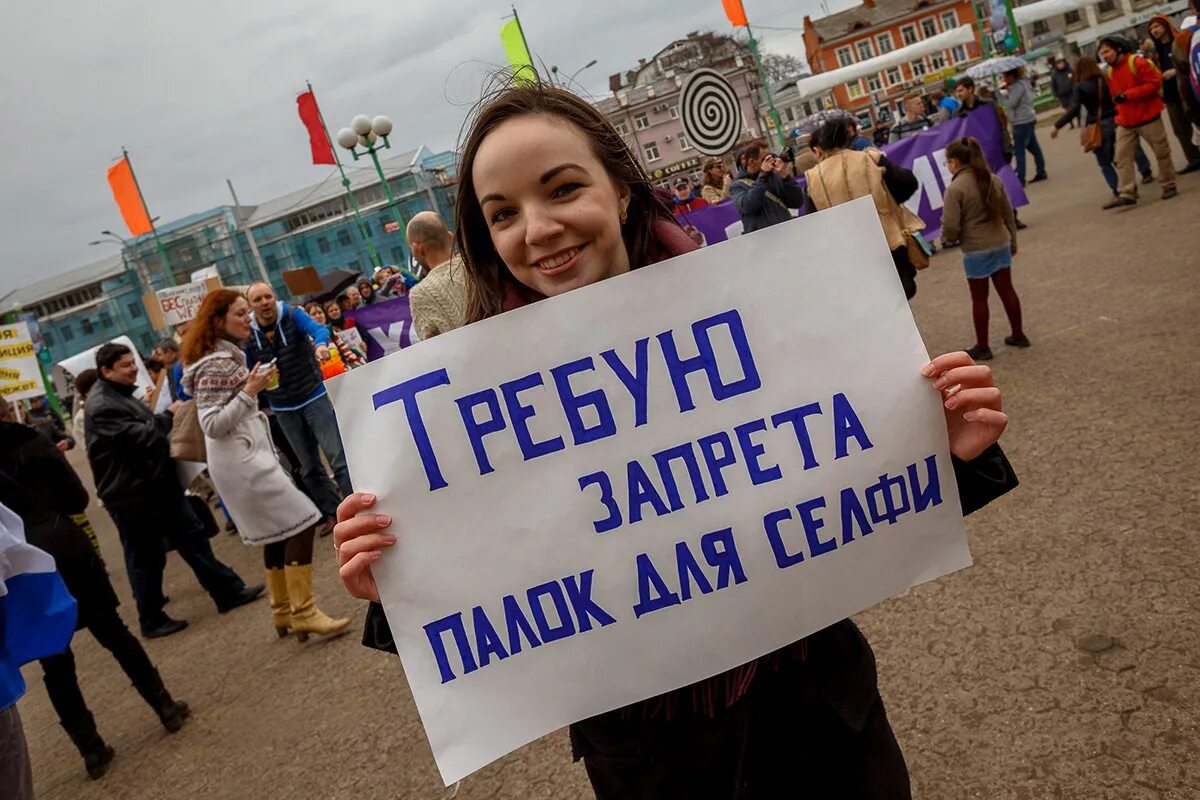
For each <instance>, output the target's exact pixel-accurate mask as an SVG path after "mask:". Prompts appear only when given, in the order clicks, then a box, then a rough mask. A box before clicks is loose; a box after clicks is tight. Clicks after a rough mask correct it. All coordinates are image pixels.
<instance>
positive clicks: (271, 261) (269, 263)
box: [263, 253, 279, 272]
mask: <svg viewBox="0 0 1200 800" xmlns="http://www.w3.org/2000/svg"><path fill="white" fill-rule="evenodd" d="M263 265H264V266H265V267H266V268H267V271H268V272H278V271H279V259H278V258H276V256H275V254H274V253H267V254H266V255H265V256H263Z"/></svg>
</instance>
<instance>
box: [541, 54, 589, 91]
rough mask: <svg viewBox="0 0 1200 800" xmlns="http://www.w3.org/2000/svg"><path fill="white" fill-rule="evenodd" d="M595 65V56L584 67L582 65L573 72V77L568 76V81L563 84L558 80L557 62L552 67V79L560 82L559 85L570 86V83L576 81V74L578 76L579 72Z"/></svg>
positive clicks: (557, 82)
mask: <svg viewBox="0 0 1200 800" xmlns="http://www.w3.org/2000/svg"><path fill="white" fill-rule="evenodd" d="M594 66H596V59H594V58H593V59H592V60H591V61H589V62H588V63H586V64H584V65H583V66H582V67H580V68H579V69H577V70H575V71H574V72H572V73H571V77H569V78H567V80H566V83H565V84H563V83H560V82H559V80H558V65H557V64H555V65H554V66H552V67H550V75H551V76H552V78H551V80H552V81H553V82H554V83H556V84H558V85H559V86H563V85H567V86H569V85H571V84H572V83H574V82H575V77H576V76H577V75H578V74H579V73H581V72H583V71H584V70H585V69H588V68H590V67H594Z"/></svg>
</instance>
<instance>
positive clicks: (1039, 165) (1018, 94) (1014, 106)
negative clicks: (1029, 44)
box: [1004, 67, 1046, 186]
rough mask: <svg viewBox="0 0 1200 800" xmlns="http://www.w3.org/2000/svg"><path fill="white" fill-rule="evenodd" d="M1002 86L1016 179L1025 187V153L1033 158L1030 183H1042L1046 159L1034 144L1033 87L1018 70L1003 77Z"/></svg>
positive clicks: (1039, 148) (1035, 141)
mask: <svg viewBox="0 0 1200 800" xmlns="http://www.w3.org/2000/svg"><path fill="white" fill-rule="evenodd" d="M1004 85H1005V86H1007V87H1008V118H1009V120H1011V121H1012V133H1013V150H1014V155H1015V156H1016V158H1017V177H1018V178H1020V179H1021V185H1022V186H1024V185H1025V151H1026V150H1028V151H1029V152H1030V153H1032V154H1033V165H1034V167H1035V168H1036V172H1035V173H1034V176H1033V182H1034V183H1037V182H1038V181H1044V180H1046V157H1045V156H1044V155H1043V154H1042V146H1041V145H1040V144H1038V140H1037V131H1036V128H1037V113H1036V112H1035V111H1034V110H1033V86H1032V85H1031V84H1030V83H1029V80H1028V79H1027V78H1026V77H1025V69H1024V68H1023V67H1018V68H1017V69H1014V70H1011V71H1009V72H1006V73H1004Z"/></svg>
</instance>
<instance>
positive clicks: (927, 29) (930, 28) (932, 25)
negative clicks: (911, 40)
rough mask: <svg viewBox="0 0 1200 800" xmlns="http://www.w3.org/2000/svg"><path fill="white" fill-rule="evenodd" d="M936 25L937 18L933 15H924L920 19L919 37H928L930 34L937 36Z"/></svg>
mask: <svg viewBox="0 0 1200 800" xmlns="http://www.w3.org/2000/svg"><path fill="white" fill-rule="evenodd" d="M937 32H938V26H937V20H936V19H935V18H934V17H926V18H925V19H923V20H921V38H922V39H928V38H929V37H930V36H937Z"/></svg>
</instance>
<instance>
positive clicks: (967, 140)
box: [942, 136, 1029, 361]
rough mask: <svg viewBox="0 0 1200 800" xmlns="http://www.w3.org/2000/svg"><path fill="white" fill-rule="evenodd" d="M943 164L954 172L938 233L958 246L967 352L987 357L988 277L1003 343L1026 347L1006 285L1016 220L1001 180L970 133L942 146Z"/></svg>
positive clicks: (1018, 315)
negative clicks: (967, 298)
mask: <svg viewBox="0 0 1200 800" xmlns="http://www.w3.org/2000/svg"><path fill="white" fill-rule="evenodd" d="M946 166H947V168H949V170H950V172H951V173H952V174H953V175H954V177H953V178H952V179H951V180H950V185H949V186H948V187H947V188H946V197H945V201H944V202H945V205H944V206H943V208H942V236H944V237H949V238H951V239H957V240H959V242H960V243H961V245H962V252H963V271H965V272H966V273H967V285H968V286H969V287H970V289H971V316H972V318H973V320H974V322H975V346H974V347H972V348H971V349H969V350H967V355H969V356H970V357H971V358H973V359H975V360H976V361H988V360H990V359H991V358H992V350H991V348H990V347H988V281H989V280H990V281H991V282H992V283H994V284H995V285H996V294H998V295H1000V302H1001V303H1003V304H1004V313H1005V314H1007V315H1008V321H1009V324H1010V325H1011V326H1012V335H1011V336H1008V337H1006V338H1005V339H1004V343H1005V344H1006V345H1008V346H1009V347H1029V339H1028V338H1027V337H1026V336H1025V332H1024V330H1022V327H1021V301H1020V299H1019V298H1018V297H1017V291H1016V289H1014V288H1013V284H1012V259H1013V256H1015V255H1016V254H1017V221H1016V217H1015V216H1014V214H1013V207H1012V203H1011V202H1010V201H1009V199H1008V192H1006V191H1005V190H1004V184H1003V183H1001V182H1000V179H999V178H997V177H996V176H995V175H993V174H992V170H991V169H990V168H989V167H988V163H987V159H986V158H984V156H983V149H982V148H981V147H980V146H979V141H978V140H977V139H974V138H972V137H970V136H965V137H963V138H962V139H956V140H954V141H953V142H951V143H950V144H949V146H947V147H946Z"/></svg>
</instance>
